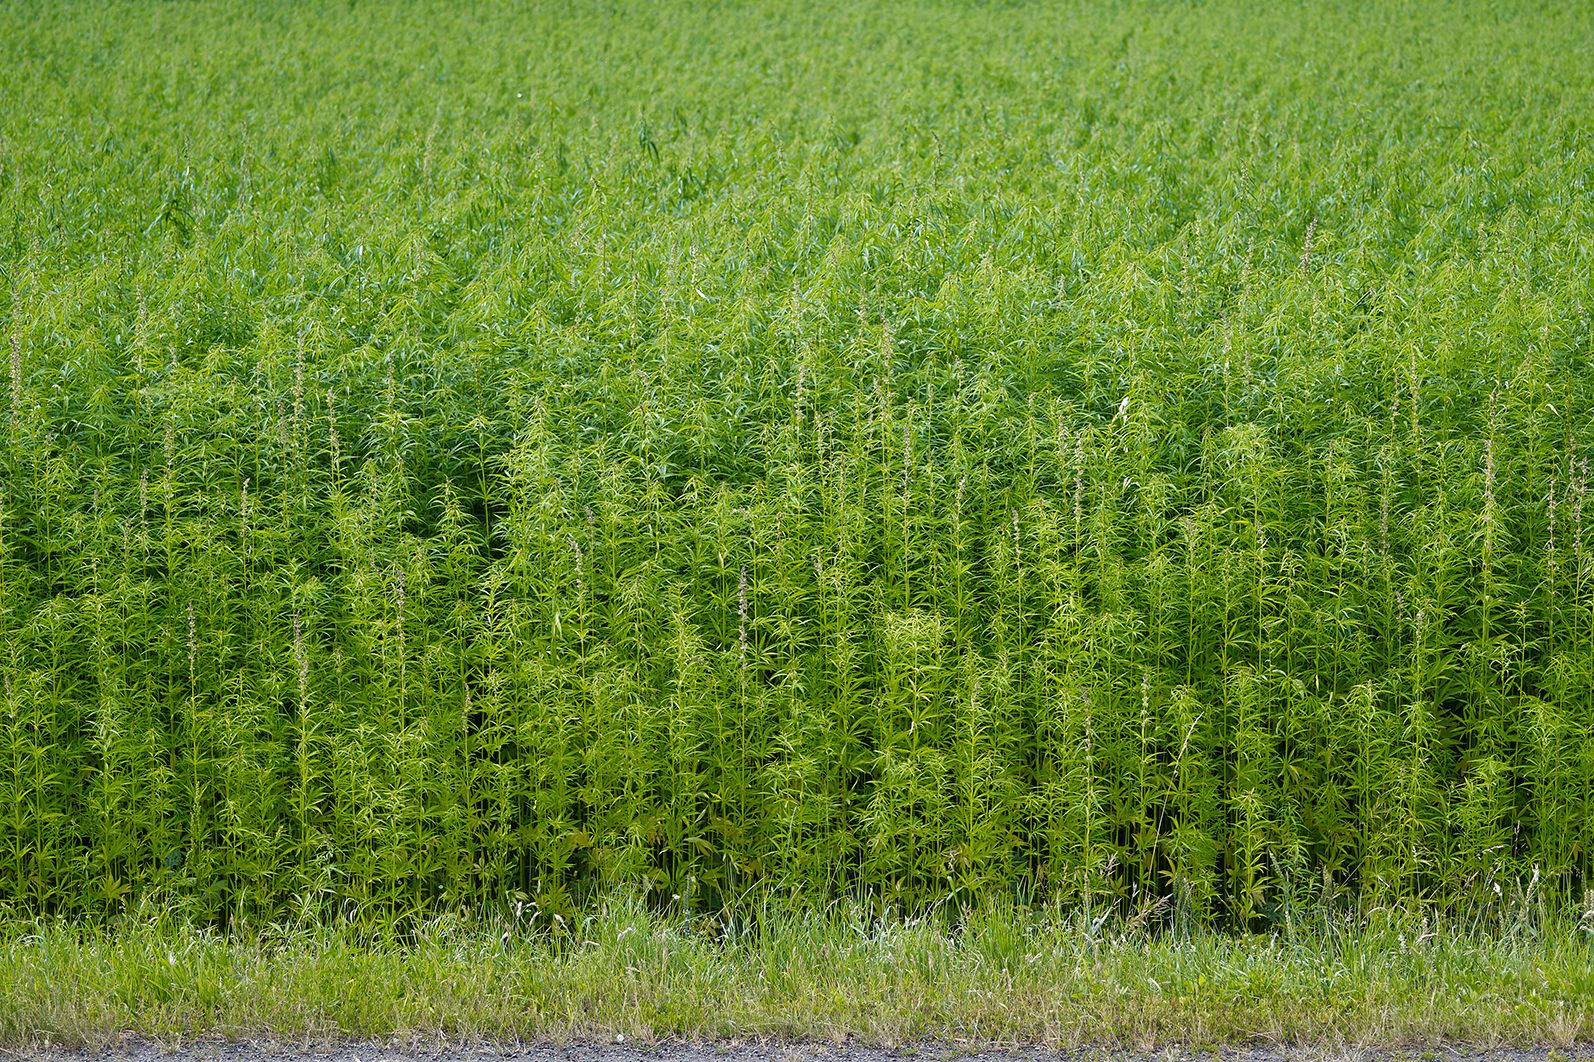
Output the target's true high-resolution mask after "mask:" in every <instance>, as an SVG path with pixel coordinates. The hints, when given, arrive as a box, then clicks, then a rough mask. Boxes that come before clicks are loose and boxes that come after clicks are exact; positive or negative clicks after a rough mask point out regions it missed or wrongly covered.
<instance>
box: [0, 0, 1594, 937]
mask: <svg viewBox="0 0 1594 1062" xmlns="http://www.w3.org/2000/svg"><path fill="white" fill-rule="evenodd" d="M1257 6H1258V5H1232V6H1231V5H1229V4H1225V3H1213V4H1206V5H1194V4H1192V5H1185V4H1158V5H1140V4H1131V5H1126V6H1122V7H1114V8H1112V9H1103V10H1087V9H1081V8H1074V7H1067V6H1059V5H1051V4H1034V5H1030V4H1016V5H1009V6H1000V5H998V6H992V7H963V6H959V5H943V4H935V3H923V4H893V5H889V6H880V7H870V8H868V9H865V8H864V7H863V6H862V5H860V6H858V7H857V8H853V7H848V6H837V7H824V8H821V9H817V10H816V9H814V8H812V6H811V5H809V4H807V3H802V4H797V3H793V4H789V5H787V4H768V5H757V6H745V7H744V6H739V5H644V4H637V5H631V4H619V3H615V4H607V5H592V6H590V7H587V6H584V5H583V6H582V8H581V10H579V11H576V10H568V9H558V8H556V7H554V6H553V5H549V6H548V7H547V8H536V9H524V8H521V7H519V6H513V7H512V6H508V5H504V6H498V5H482V6H480V7H478V8H477V9H476V10H473V11H471V12H470V13H468V14H466V13H462V12H460V11H458V10H456V8H455V5H452V4H437V5H435V6H431V7H425V6H421V5H403V6H402V8H400V5H393V9H389V8H388V7H386V6H383V5H368V4H362V3H353V2H351V3H346V4H328V5H325V6H321V5H293V6H291V7H290V6H289V5H275V4H261V5H246V4H235V5H210V4H206V5H191V4H187V3H173V4H156V3H143V2H134V3H124V4H117V5H108V6H103V5H99V4H82V5H71V6H62V7H56V6H54V5H52V6H50V7H48V8H46V7H44V6H41V5H36V4H32V3H26V2H25V3H21V4H10V5H6V6H5V8H4V9H3V10H0V99H4V101H5V104H4V106H3V107H0V342H3V344H4V350H3V352H0V357H3V358H4V359H5V361H6V363H7V367H8V368H7V372H6V373H5V380H4V383H3V385H0V404H3V406H4V409H3V411H0V414H3V417H4V422H3V424H0V433H3V437H4V440H5V445H4V447H3V448H0V679H3V690H0V695H3V700H0V714H3V716H4V730H3V737H0V903H4V904H5V905H8V906H9V907H10V908H11V909H12V910H14V911H19V912H21V911H31V912H58V913H66V914H99V913H104V912H106V911H114V910H116V909H119V908H120V907H122V905H124V904H126V903H127V902H128V901H129V899H130V898H132V897H135V896H138V895H141V894H146V893H154V894H158V895H161V896H165V897H169V898H171V899H172V900H173V901H174V902H175V901H180V902H182V903H183V904H184V905H186V909H187V910H189V911H191V912H192V913H193V914H194V915H195V916H197V917H201V918H231V917H242V918H246V919H249V918H259V917H270V916H275V915H278V914H280V913H282V912H284V911H286V910H288V909H290V908H293V907H295V906H297V907H298V908H299V909H301V910H312V911H314V910H323V911H328V912H331V911H363V912H367V913H370V914H372V915H373V916H375V915H382V914H384V913H386V914H392V913H405V912H415V911H422V910H436V909H438V908H439V907H475V906H480V905H484V904H485V905H494V904H499V903H504V904H510V905H513V904H515V903H517V902H521V903H524V902H533V901H534V902H535V903H536V904H538V905H539V907H540V909H542V910H543V911H552V912H557V911H565V912H567V913H568V912H569V911H570V910H571V909H572V908H574V907H576V906H578V905H579V904H580V903H581V902H582V901H583V898H584V897H587V896H590V895H592V894H593V893H594V892H598V891H608V890H612V889H617V888H618V889H638V890H643V891H645V892H646V894H647V895H648V896H650V897H652V899H653V900H654V901H655V902H669V901H670V899H671V897H680V898H681V902H682V903H686V904H694V905H698V906H702V905H705V904H706V905H713V904H717V903H719V902H721V901H723V900H725V899H727V898H733V897H738V896H744V895H747V894H748V893H749V892H757V891H759V890H773V891H777V892H781V893H787V892H790V893H797V894H801V895H803V896H808V897H816V898H817V897H832V896H837V895H855V896H858V897H862V898H864V899H865V900H867V901H869V902H889V903H899V904H906V905H916V904H920V903H924V902H929V901H934V900H938V899H942V898H945V897H955V898H979V897H990V896H1004V897H1016V898H1017V899H1018V900H1019V901H1025V900H1030V899H1036V900H1038V899H1042V898H1055V899H1061V900H1064V901H1072V900H1073V899H1077V898H1083V897H1091V898H1093V900H1092V902H1095V901H1097V900H1100V899H1107V898H1111V899H1112V900H1114V901H1116V902H1119V903H1121V904H1123V905H1125V906H1134V905H1143V904H1151V903H1154V902H1157V901H1161V902H1164V903H1165V904H1166V910H1167V912H1168V917H1170V918H1179V917H1205V918H1213V919H1219V920H1222V921H1224V922H1226V923H1229V924H1252V925H1256V924H1262V923H1265V922H1266V921H1267V920H1268V919H1269V918H1270V917H1274V916H1276V913H1277V912H1278V911H1280V910H1283V909H1287V908H1288V906H1289V904H1290V902H1291V896H1292V895H1294V893H1295V892H1296V891H1297V890H1300V889H1303V888H1306V887H1308V886H1310V887H1312V888H1313V889H1314V890H1320V889H1322V888H1323V887H1324V885H1325V883H1326V885H1327V887H1328V888H1329V889H1330V890H1331V891H1333V890H1337V891H1339V892H1340V893H1341V894H1342V895H1345V896H1348V897H1353V898H1357V899H1359V900H1361V901H1363V902H1375V903H1376V902H1386V901H1390V902H1402V903H1417V902H1424V901H1430V900H1431V901H1436V902H1456V901H1462V900H1466V901H1475V900H1478V899H1480V898H1481V899H1485V900H1487V899H1488V898H1490V897H1493V896H1494V895H1496V894H1497V892H1498V891H1499V887H1500V885H1501V883H1505V884H1506V887H1507V890H1508V891H1509V888H1510V887H1511V883H1514V882H1526V881H1529V880H1530V879H1536V881H1535V885H1534V887H1536V888H1541V889H1547V890H1550V891H1551V892H1553V893H1555V894H1558V895H1563V896H1565V895H1578V894H1580V893H1581V890H1582V889H1583V888H1584V887H1585V883H1586V882H1587V881H1588V877H1587V876H1588V874H1589V872H1590V870H1591V869H1594V528H1585V526H1584V521H1585V512H1584V510H1585V506H1586V504H1587V501H1586V497H1587V491H1588V486H1589V469H1588V453H1589V450H1590V448H1591V447H1594V439H1591V438H1590V437H1589V430H1588V429H1589V417H1590V412H1591V410H1594V375H1591V365H1590V360H1591V359H1590V353H1591V343H1594V338H1591V328H1590V291H1591V286H1594V276H1591V273H1594V271H1591V263H1594V181H1591V177H1594V143H1591V142H1590V130H1594V64H1590V63H1588V61H1587V60H1588V56H1589V55H1591V54H1594V9H1590V8H1588V7H1587V6H1584V5H1577V4H1564V5H1553V4H1551V5H1530V4H1520V5H1519V4H1512V3H1502V4H1497V5H1494V6H1492V7H1489V8H1485V7H1484V6H1483V5H1473V4H1462V5H1448V4H1443V3H1424V4H1416V5H1408V4H1396V3H1389V4H1370V5H1364V4H1358V5H1344V6H1343V7H1342V6H1340V5H1334V4H1326V3H1325V4H1312V5H1305V6H1302V7H1299V8H1293V9H1286V7H1287V5H1275V6H1273V7H1270V8H1269V9H1268V10H1267V11H1265V12H1264V11H1261V10H1250V11H1245V12H1242V11H1241V10H1240V9H1241V8H1242V7H1249V8H1256V7H1257ZM1587 519H1589V520H1594V511H1591V512H1590V513H1588V514H1587Z"/></svg>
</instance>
